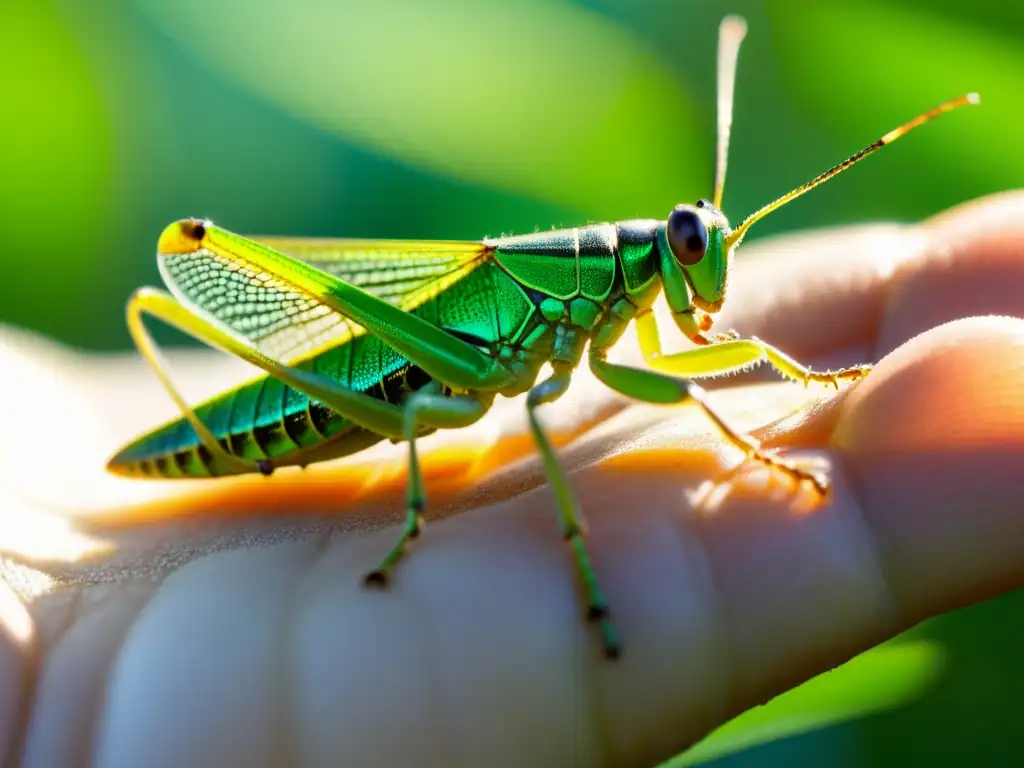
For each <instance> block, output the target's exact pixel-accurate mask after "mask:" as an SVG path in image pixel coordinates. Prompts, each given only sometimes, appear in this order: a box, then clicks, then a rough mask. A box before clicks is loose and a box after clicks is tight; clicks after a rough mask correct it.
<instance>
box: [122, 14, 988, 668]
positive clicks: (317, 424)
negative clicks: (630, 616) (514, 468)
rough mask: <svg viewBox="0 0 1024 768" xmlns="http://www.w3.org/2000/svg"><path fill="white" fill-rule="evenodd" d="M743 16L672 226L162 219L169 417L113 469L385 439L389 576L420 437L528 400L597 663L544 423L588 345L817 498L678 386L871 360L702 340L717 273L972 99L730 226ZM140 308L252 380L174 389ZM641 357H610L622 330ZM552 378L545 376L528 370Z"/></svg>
mask: <svg viewBox="0 0 1024 768" xmlns="http://www.w3.org/2000/svg"><path fill="white" fill-rule="evenodd" d="M745 35H746V24H745V22H744V21H743V20H742V19H741V18H739V17H735V16H731V17H727V18H726V19H725V20H724V21H723V22H722V25H721V28H720V35H719V52H718V134H717V135H718V140H717V152H716V170H715V184H714V195H713V198H712V200H710V201H708V200H705V199H702V200H699V201H698V202H697V203H696V204H693V205H687V204H682V205H678V206H676V207H675V208H674V209H673V210H672V211H671V212H670V213H669V215H668V217H667V219H664V220H654V219H638V220H632V221H622V222H618V223H615V224H591V225H588V226H583V227H576V228H573V229H563V230H557V231H551V232H540V233H535V234H529V235H521V236H511V237H500V238H494V239H485V240H482V241H479V242H462V241H451V242H442V241H422V242H417V241H403V240H347V239H345V240H342V239H337V240H335V239H326V240H312V239H299V238H259V239H257V240H251V239H247V238H244V237H242V236H239V235H236V234H233V233H231V232H228V231H227V230H225V229H222V228H220V227H218V226H215V225H214V224H213V223H212V222H210V221H204V220H199V219H186V220H182V221H178V222H176V223H174V224H171V225H170V226H168V227H167V228H166V229H165V230H164V232H163V233H162V234H161V236H160V238H159V242H158V244H157V252H158V263H159V268H160V272H161V275H162V278H163V280H164V282H165V283H166V285H167V286H168V288H169V289H170V293H167V292H165V291H161V290H157V289H153V288H141V289H139V290H137V291H136V292H135V293H134V294H133V295H132V297H131V298H130V300H129V302H128V307H127V322H128V327H129V330H130V332H131V335H132V338H133V340H134V341H135V344H136V346H137V347H138V349H139V351H140V352H141V354H142V356H143V357H144V358H145V359H146V360H147V361H148V363H149V364H150V365H151V366H152V368H153V369H154V371H155V373H156V375H157V376H158V377H159V379H160V381H161V382H162V383H163V385H164V387H165V388H166V389H167V391H168V393H169V394H170V395H171V397H172V398H173V399H174V400H175V402H176V403H177V405H178V406H179V407H180V409H181V412H182V414H183V416H182V417H181V418H179V419H177V420H175V421H172V422H169V423H167V424H165V425H163V426H161V427H159V428H157V429H155V430H153V431H151V432H149V433H147V434H145V435H143V436H142V437H140V438H138V439H137V440H135V441H133V442H132V443H130V444H129V445H128V446H126V447H125V448H123V449H122V450H121V451H120V452H119V453H117V455H116V456H114V457H113V458H112V459H111V460H110V462H109V465H108V468H109V469H110V470H111V471H113V472H115V473H118V474H123V475H131V476H140V477H161V478H170V477H219V476H223V475H232V474H241V473H252V472H262V473H263V474H268V475H269V474H270V473H271V471H272V470H274V469H275V468H277V467H281V466H286V465H302V466H304V465H306V464H309V463H312V462H318V461H324V460H327V459H332V458H336V457H339V456H344V455H349V454H352V453H355V452H357V451H360V450H362V449H364V448H366V447H368V446H370V445H372V444H374V443H376V442H378V441H380V440H383V439H391V440H394V441H406V442H407V443H408V447H409V472H408V481H407V495H406V498H407V505H406V506H407V514H406V519H405V524H404V527H403V529H402V532H401V534H400V536H399V538H398V541H397V543H396V544H395V545H394V547H393V548H392V549H391V551H390V552H388V553H387V555H386V556H385V557H384V558H383V560H382V561H381V562H380V564H379V566H378V567H377V568H376V569H374V570H373V571H371V572H370V573H369V574H368V575H367V576H366V583H367V585H371V586H372V585H378V586H382V585H385V584H386V583H387V582H388V580H389V579H390V578H391V576H392V574H393V572H394V569H395V566H396V565H397V564H398V562H399V561H400V560H401V559H402V558H403V557H404V555H405V554H406V551H407V546H408V544H409V542H410V540H412V539H414V538H416V537H417V536H419V534H420V532H421V530H422V528H423V510H424V500H425V496H424V490H423V481H422V477H421V473H420V469H419V464H418V461H417V452H416V440H417V439H418V438H419V437H421V436H423V435H425V434H428V433H430V432H433V431H435V430H438V429H455V428H460V427H465V426H468V425H470V424H472V423H474V422H476V421H478V420H479V419H481V418H482V417H483V416H484V415H485V414H486V413H487V411H488V409H489V408H490V406H491V404H492V403H493V401H494V399H495V397H496V396H498V395H502V396H505V397H511V396H515V395H520V394H522V393H524V392H525V393H527V394H526V411H527V414H528V416H529V424H530V429H531V431H532V434H533V437H534V439H535V440H536V443H537V447H538V449H539V451H540V455H541V458H542V462H543V467H544V471H545V473H546V475H547V479H548V484H549V485H550V488H551V490H552V491H553V492H554V497H555V509H556V513H557V516H558V523H559V526H560V528H561V533H562V536H563V537H564V539H565V541H566V543H567V545H568V549H569V552H570V554H571V558H572V561H573V564H574V567H575V576H576V577H577V580H578V583H579V586H580V588H581V592H582V600H583V604H584V608H585V614H586V617H587V619H588V620H590V621H592V622H595V623H596V624H597V625H598V627H599V631H600V635H601V639H602V641H603V647H604V650H605V652H606V654H607V656H609V657H611V658H615V657H617V656H618V655H619V654H620V651H621V645H620V642H619V638H618V635H617V633H616V630H615V627H614V625H613V624H612V621H611V616H610V613H609V608H608V603H607V601H606V599H605V597H604V594H603V592H602V590H601V587H600V585H599V582H598V580H597V577H596V575H595V573H594V570H593V568H592V566H591V560H590V555H589V554H588V550H587V546H586V542H585V536H584V530H583V524H582V517H581V514H580V510H579V509H578V505H577V502H576V500H575V498H574V496H573V492H572V489H571V488H570V486H569V483H568V481H567V478H566V475H565V472H564V470H563V469H562V467H561V465H560V464H559V461H558V458H557V455H556V453H555V451H554V449H553V447H552V445H551V442H550V441H549V439H548V437H547V435H546V434H545V431H544V428H543V427H542V425H541V423H540V421H539V420H538V417H537V409H538V407H539V406H541V405H544V404H547V403H551V402H554V401H555V400H557V399H558V398H560V397H561V396H562V395H563V394H564V393H565V392H566V390H567V388H568V387H569V381H570V377H571V375H572V373H573V370H574V369H576V368H577V367H578V366H579V365H580V363H581V361H582V359H583V356H584V354H585V355H586V357H587V363H588V365H589V367H590V369H591V370H592V371H593V372H594V374H595V375H596V377H597V378H598V379H599V380H600V381H602V382H603V383H604V384H605V385H607V386H608V387H610V388H611V389H613V390H615V391H617V392H619V393H622V394H624V395H627V396H629V397H632V398H635V399H637V400H640V401H644V402H649V403H666V404H674V403H684V402H689V403H694V404H696V405H697V406H698V407H699V408H700V409H702V411H703V412H704V414H706V416H707V417H708V418H709V419H710V420H711V422H712V423H713V424H714V425H715V427H716V428H717V430H718V432H720V433H721V435H722V437H723V438H724V439H725V440H726V441H728V442H729V443H731V444H732V445H733V446H735V447H736V448H738V449H740V450H741V451H742V452H743V453H744V454H745V455H746V457H747V458H748V459H749V460H752V461H755V462H760V463H761V464H764V465H766V466H768V467H769V468H771V469H772V470H775V471H777V472H780V473H782V474H783V475H786V476H788V477H790V478H791V479H792V480H794V481H796V482H797V483H804V484H809V485H810V486H811V487H812V488H813V490H814V491H815V492H816V493H819V494H822V495H824V494H826V493H827V491H828V481H827V479H826V478H824V477H822V476H820V475H818V474H816V473H813V472H809V471H806V470H804V469H801V468H800V467H798V466H797V465H796V464H794V463H793V462H791V461H789V460H787V459H785V458H783V457H780V456H778V455H776V454H775V453H770V452H765V451H763V450H762V449H761V448H760V447H759V445H758V444H757V442H756V441H754V440H753V439H752V438H750V437H749V436H747V435H744V434H741V433H739V432H737V431H736V430H734V429H733V428H732V427H730V426H729V424H728V423H727V422H726V420H724V419H723V418H722V417H720V416H719V415H718V413H716V411H715V410H714V409H713V408H712V407H711V406H710V405H709V403H708V400H707V397H706V395H705V392H704V390H702V389H701V388H700V387H699V386H698V385H697V384H695V383H694V382H693V381H692V379H693V378H697V377H701V376H708V375H716V374H723V373H728V372H730V371H736V370H741V369H745V368H748V367H750V366H751V365H754V364H757V363H761V362H767V363H769V364H770V365H771V366H773V367H774V368H775V369H776V370H777V371H778V372H779V373H780V374H781V375H783V376H785V377H787V378H790V379H795V380H798V381H803V382H811V381H815V382H823V383H826V384H831V385H834V386H835V387H836V388H838V386H839V384H840V382H853V381H856V380H858V379H860V378H861V377H863V376H865V375H866V374H867V373H868V371H869V370H870V366H868V365H861V366H857V367H853V368H845V369H841V370H838V371H824V372H818V371H813V370H811V369H809V368H807V367H806V366H804V365H802V364H800V363H799V362H797V361H796V360H794V359H793V358H791V357H790V356H788V355H787V354H785V353H784V352H783V351H781V350H779V349H777V348H776V347H774V346H772V345H771V344H769V343H767V342H764V341H761V340H759V339H743V338H739V337H738V336H737V335H735V334H732V333H730V334H713V333H711V329H712V324H713V321H714V318H715V315H716V313H718V312H719V310H720V309H721V307H722V304H723V302H724V301H725V296H726V285H727V282H728V275H729V266H730V264H731V262H732V259H733V255H734V253H735V251H736V248H737V246H739V244H740V243H741V242H742V240H743V237H744V236H745V235H746V234H747V232H748V230H749V229H750V227H751V226H752V225H753V224H755V223H756V222H757V221H759V220H760V219H762V218H763V217H765V216H767V215H768V214H769V213H771V212H772V211H774V210H776V209H777V208H779V207H781V206H783V205H785V204H786V203H788V202H790V201H791V200H794V199H795V198H797V197H799V196H800V195H803V194H804V193H805V192H807V191H809V190H811V189H813V188H814V187H816V186H818V185H819V184H822V183H823V182H825V181H827V180H829V179H831V178H832V177H833V176H836V175H837V174H839V173H841V172H842V171H844V170H846V169H847V168H849V167H850V166H852V165H854V164H855V163H857V162H859V161H860V160H863V159H864V158H865V157H867V156H868V155H870V154H871V153H873V152H875V151H877V150H878V149H880V148H881V147H883V146H885V145H886V144H889V143H891V142H893V141H895V140H896V139H898V138H899V137H901V136H903V135H904V134H906V133H907V132H909V131H910V130H912V129H914V128H916V127H918V126H920V125H922V124H923V123H925V122H927V121H928V120H930V119H931V118H933V117H936V116H937V115H939V114H941V113H944V112H948V111H950V110H952V109H955V108H958V107H961V106H964V105H967V104H973V103H976V102H977V101H978V97H977V95H976V94H967V95H965V96H961V97H959V98H956V99H952V100H950V101H947V102H945V103H943V104H940V105H939V106H937V107H935V108H933V109H931V110H929V111H927V112H925V113H923V114H921V115H919V116H918V117H916V118H914V119H913V120H911V121H909V122H907V123H905V124H903V125H901V126H900V127H898V128H895V129H894V130H892V131H890V132H889V133H887V134H885V135H884V136H883V137H882V138H880V139H879V140H878V141H876V142H874V143H873V144H871V145H870V146H868V147H866V148H865V149H863V150H861V151H860V152H858V153H857V154H855V155H853V156H852V157H850V158H849V159H847V160H845V161H843V162H842V163H840V164H839V165H836V166H834V167H833V168H831V169H829V170H828V171H825V172H824V173H822V174H821V175H819V176H817V177H816V178H814V179H812V180H811V181H809V182H808V183H807V184H804V185H803V186H801V187H798V188H797V189H795V190H793V191H791V192H789V193H787V194H785V195H783V196H782V197H780V198H779V199H777V200H775V201H774V202H772V203H769V204H768V205H766V206H764V207H763V208H761V209H759V210H757V211H755V212H754V213H752V214H751V215H750V216H748V217H747V218H746V219H744V220H743V221H742V223H740V224H739V225H738V226H737V227H735V228H733V227H730V225H729V221H728V219H727V218H726V217H725V215H724V214H723V213H722V211H721V210H720V208H721V204H722V191H723V187H724V183H725V169H726V159H727V155H728V144H729V134H730V129H731V124H732V101H733V90H734V82H735V71H736V60H737V55H738V52H739V48H740V44H741V42H742V40H743V38H744V36H745ZM661 292H664V294H665V300H666V302H667V304H668V306H669V308H670V309H671V312H672V317H673V319H674V320H675V324H676V326H677V327H678V328H679V330H680V331H681V332H682V333H683V335H685V336H686V337H687V338H688V339H690V340H691V341H693V342H695V344H696V345H697V346H695V347H694V348H691V349H687V350H684V351H682V352H677V353H673V354H663V353H662V349H661V343H660V340H659V336H658V328H657V325H656V324H655V315H654V314H653V312H652V306H653V304H654V302H655V299H656V298H657V297H658V295H659V294H660V293H661ZM144 315H150V316H153V317H156V318H158V319H159V320H161V321H163V322H165V323H167V324H169V325H172V326H175V327H177V328H178V329H180V330H182V331H184V332H185V333H188V334H190V335H192V336H194V337H195V338H197V339H199V340H201V341H203V342H205V343H206V344H208V345H211V346H213V347H216V348H220V349H221V350H224V351H226V352H228V353H230V354H234V355H237V356H238V357H240V358H242V359H243V360H246V361H248V362H250V363H253V364H255V365H256V366H258V367H259V368H261V369H262V370H263V371H265V372H266V374H265V375H262V376H260V377H259V378H257V379H255V380H253V381H249V382H247V383H244V384H242V385H240V386H238V387H236V388H234V389H231V390H229V391H227V392H224V393H222V394H220V395H218V396H216V397H214V398H212V399H210V400H208V401H206V402H204V403H202V404H200V405H196V406H195V407H193V406H191V405H189V404H188V403H187V402H186V401H185V399H184V398H183V397H182V395H181V394H180V393H179V391H178V390H177V388H176V387H175V385H174V383H173V382H172V381H171V379H170V376H169V375H168V373H167V368H166V365H165V364H164V362H163V360H162V359H161V356H160V351H159V349H158V348H157V346H156V345H155V343H154V341H153V339H152V337H151V336H150V335H149V333H148V331H147V330H146V328H145V325H144V324H143V316H144ZM630 324H633V325H634V326H635V328H636V332H637V334H638V338H639V342H640V349H641V352H642V354H643V357H644V360H645V361H646V363H647V366H648V367H646V368H637V367H627V366H624V365H619V364H616V363H613V362H610V361H609V360H608V359H607V353H608V351H609V350H610V349H611V347H612V346H613V345H614V344H615V342H616V341H617V340H618V339H619V338H620V336H621V335H622V334H623V332H624V331H625V330H626V328H627V327H628V326H629V325H630ZM545 364H550V366H551V374H550V376H548V377H547V378H544V379H543V380H541V381H539V382H538V379H539V378H540V371H541V368H542V367H543V366H544V365H545Z"/></svg>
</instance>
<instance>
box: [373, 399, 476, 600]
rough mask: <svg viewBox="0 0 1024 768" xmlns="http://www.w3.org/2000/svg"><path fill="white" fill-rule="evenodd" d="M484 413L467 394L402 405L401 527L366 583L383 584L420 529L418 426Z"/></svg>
mask: <svg viewBox="0 0 1024 768" xmlns="http://www.w3.org/2000/svg"><path fill="white" fill-rule="evenodd" d="M485 413H487V403H485V402H483V401H481V400H480V399H478V398H475V397H473V396H471V395H457V396H454V397H443V396H441V395H435V394H428V393H420V394H414V395H412V397H410V398H409V400H408V402H407V403H406V404H405V408H404V413H403V434H404V437H405V439H406V440H407V441H408V443H409V478H408V480H407V481H406V483H407V484H406V517H405V526H404V527H403V528H402V533H401V535H400V536H399V538H398V542H397V543H396V544H395V546H394V547H392V548H391V551H390V552H389V553H388V554H387V556H386V557H385V558H384V559H383V560H382V561H381V563H380V565H379V566H377V568H376V569H375V570H373V571H370V573H368V574H366V578H365V582H366V585H367V586H380V587H383V586H385V585H386V584H387V582H388V578H389V576H390V573H391V572H392V571H393V570H394V568H395V566H396V565H397V564H398V561H399V560H401V559H402V558H403V557H405V555H406V553H407V552H408V549H409V542H410V541H411V540H412V539H415V538H416V537H417V536H419V535H420V531H421V530H422V528H423V508H424V505H425V503H426V496H425V494H424V492H423V475H422V473H421V472H420V462H419V458H418V457H417V452H416V437H417V435H418V433H419V428H420V427H421V426H428V427H436V428H438V429H457V428H459V427H468V426H469V425H470V424H472V423H473V422H475V421H478V420H479V419H480V418H481V417H482V416H483V415H484V414H485Z"/></svg>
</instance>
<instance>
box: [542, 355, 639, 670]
mask: <svg viewBox="0 0 1024 768" xmlns="http://www.w3.org/2000/svg"><path fill="white" fill-rule="evenodd" d="M570 376H571V369H570V368H568V367H565V366H559V365H556V367H555V372H554V374H553V375H552V376H551V378H549V379H545V380H544V381H542V382H541V383H540V384H538V385H536V386H535V387H533V389H531V390H530V391H529V393H528V394H527V395H526V412H527V414H528V416H529V418H530V429H531V431H532V432H533V437H534V439H535V440H536V442H537V447H538V449H539V450H540V456H541V462H542V463H543V465H544V472H545V473H546V474H547V478H548V485H549V486H550V487H551V490H552V491H553V492H554V495H555V510H556V512H557V514H558V524H559V527H560V528H561V530H562V537H563V538H564V539H565V542H566V543H567V544H568V545H569V552H570V554H571V555H572V559H573V564H574V566H575V568H576V575H577V577H578V579H579V584H580V588H581V589H582V592H583V599H584V601H585V606H586V616H587V620H588V621H593V622H597V624H598V625H599V626H600V629H601V639H602V640H603V642H604V650H605V654H606V655H607V656H608V657H609V658H613V659H614V658H618V656H619V654H620V653H621V650H622V649H621V645H620V643H619V638H618V634H617V633H616V631H615V627H614V625H613V624H612V621H611V617H610V615H609V610H608V601H607V600H606V599H605V597H604V594H603V593H602V592H601V587H600V585H599V584H598V582H597V575H596V574H595V573H594V568H593V566H592V565H591V563H590V553H589V552H588V551H587V545H586V542H585V541H584V535H585V533H586V531H585V528H584V524H583V522H582V520H581V519H580V516H579V512H578V509H579V504H578V502H577V501H576V497H575V495H574V494H573V492H572V488H571V487H570V486H569V481H568V478H566V476H565V470H563V469H562V465H561V463H560V462H559V460H558V456H557V455H556V454H555V451H554V448H553V447H552V446H551V442H550V441H549V440H548V437H547V435H546V434H545V433H544V430H543V428H542V427H541V425H540V422H539V421H538V420H537V412H536V410H537V407H538V406H540V405H544V404H545V403H551V402H554V401H555V400H557V399H558V398H559V397H561V396H562V395H563V394H565V391H566V390H567V389H568V388H569V380H570Z"/></svg>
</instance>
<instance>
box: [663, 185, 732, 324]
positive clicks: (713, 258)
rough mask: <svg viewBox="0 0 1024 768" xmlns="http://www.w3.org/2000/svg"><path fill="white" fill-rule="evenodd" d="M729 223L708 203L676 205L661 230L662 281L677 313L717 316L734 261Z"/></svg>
mask: <svg viewBox="0 0 1024 768" xmlns="http://www.w3.org/2000/svg"><path fill="white" fill-rule="evenodd" d="M731 233H732V230H731V229H730V228H729V221H728V220H727V219H726V218H725V216H724V214H723V213H722V212H721V211H719V210H718V209H717V208H715V206H713V205H712V204H711V203H709V202H708V201H707V200H699V201H698V202H697V204H696V205H677V206H676V207H675V208H674V209H673V210H672V213H670V214H669V217H668V221H667V222H666V223H665V226H664V227H660V228H659V231H658V239H659V246H660V248H659V250H660V251H661V279H662V284H663V285H664V289H665V298H666V299H667V301H668V304H669V306H670V307H671V308H672V311H673V312H675V313H681V312H688V311H692V309H693V308H694V307H696V308H698V309H702V310H704V311H705V312H707V313H709V314H714V313H716V312H718V310H719V309H721V308H722V303H723V302H724V301H725V288H726V283H727V281H728V277H729V263H730V262H731V261H732V245H731V244H730V242H729V235H730V234H731Z"/></svg>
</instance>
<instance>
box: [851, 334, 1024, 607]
mask: <svg viewBox="0 0 1024 768" xmlns="http://www.w3.org/2000/svg"><path fill="white" fill-rule="evenodd" d="M832 443H833V445H834V446H835V447H836V448H838V449H839V451H840V452H841V454H842V456H843V458H844V461H845V463H846V465H847V468H848V469H849V474H850V476H851V481H852V482H853V484H854V488H855V492H856V494H857V495H858V498H859V499H860V502H861V505H862V508H863V510H864V515H865V518H866V519H867V521H868V524H869V527H870V529H871V530H872V531H873V534H874V536H875V539H876V541H877V543H878V547H879V552H880V556H881V557H880V559H881V561H882V562H883V563H884V566H883V569H884V571H885V575H886V578H887V582H888V584H889V586H890V588H891V589H892V591H893V593H894V595H895V596H896V597H897V601H898V602H899V603H900V605H901V606H903V607H904V609H905V611H906V613H907V618H908V620H910V621H917V620H920V619H923V618H925V617H927V616H930V615H933V614H935V613H937V612H940V611H945V610H949V609H951V608H953V607H956V606H958V605H962V604H965V603H966V602H969V601H973V600H976V599H980V598H982V597H985V596H989V595H993V594H998V593H999V592H1001V591H1003V590H1005V589H1008V588H1010V587H1013V586H1016V585H1018V584H1019V583H1020V582H1021V580H1022V579H1024V515H1021V514H1020V510H1021V509H1022V508H1024V485H1022V484H1021V482H1020V456H1021V451H1022V450H1024V320H1021V319H1016V318H1009V317H975V318H969V319H966V320H960V321H957V322H953V323H949V324H946V325H943V326H941V327H938V328H935V329H933V330H931V331H928V332H927V333H924V334H922V335H920V336H918V337H916V338H914V339H912V340H911V341H910V342H908V343H907V344H905V345H903V346H902V347H900V348H899V349H897V350H896V351H895V352H893V353H892V354H890V355H889V356H887V357H886V358H884V359H883V360H882V361H881V362H880V363H879V365H878V366H877V367H876V369H875V370H874V371H873V372H872V374H871V375H870V376H868V378H867V379H866V380H865V381H864V382H862V383H861V384H860V385H859V386H858V387H857V388H856V390H854V391H853V392H851V393H850V396H849V398H848V399H847V400H846V402H845V403H844V404H843V409H842V414H841V416H840V418H839V422H838V425H837V427H836V431H835V433H834V435H833V438H832Z"/></svg>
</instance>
